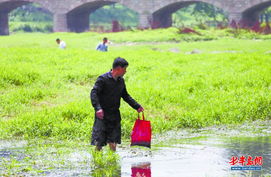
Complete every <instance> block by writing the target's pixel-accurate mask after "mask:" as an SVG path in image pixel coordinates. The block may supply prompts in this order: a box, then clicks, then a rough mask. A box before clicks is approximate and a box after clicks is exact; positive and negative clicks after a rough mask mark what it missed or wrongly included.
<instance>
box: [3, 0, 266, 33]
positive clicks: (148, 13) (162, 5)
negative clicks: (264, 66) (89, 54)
mask: <svg viewBox="0 0 271 177" xmlns="http://www.w3.org/2000/svg"><path fill="white" fill-rule="evenodd" d="M197 2H205V3H209V4H212V5H214V6H216V7H218V8H221V9H223V10H224V11H225V12H226V13H228V15H229V16H228V18H229V21H232V20H235V21H236V22H238V21H240V20H247V21H250V22H251V23H253V22H256V21H257V20H258V16H259V13H260V12H261V11H262V10H264V9H265V8H267V7H269V6H271V0H198V1H193V0H166V1H165V0H110V1H107V0H0V35H8V34H9V27H8V13H9V12H10V11H12V10H14V9H16V8H17V7H20V6H22V5H24V4H27V3H38V4H40V5H41V6H42V7H43V8H45V9H47V10H49V11H50V12H51V13H52V14H53V16H54V31H55V32H69V31H72V32H83V31H87V30H89V14H90V13H92V12H94V11H95V10H96V9H98V8H101V7H102V6H105V5H109V4H113V3H119V4H122V5H124V6H126V7H128V8H130V9H132V10H134V11H135V12H137V13H138V15H139V22H138V24H139V27H140V28H148V27H150V24H151V23H155V22H157V23H158V24H159V26H158V27H162V28H163V27H169V26H171V24H172V20H171V15H172V13H174V12H176V11H177V10H179V9H180V8H183V7H185V6H188V5H190V4H193V3H197Z"/></svg>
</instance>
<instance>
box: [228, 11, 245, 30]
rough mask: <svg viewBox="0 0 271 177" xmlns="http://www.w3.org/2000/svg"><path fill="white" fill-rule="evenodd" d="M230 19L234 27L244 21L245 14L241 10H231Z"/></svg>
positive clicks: (230, 23)
mask: <svg viewBox="0 0 271 177" xmlns="http://www.w3.org/2000/svg"><path fill="white" fill-rule="evenodd" d="M228 19H229V26H232V27H234V26H233V25H238V24H239V23H240V22H241V21H242V19H243V15H242V13H241V12H229V17H228ZM236 27H237V26H236Z"/></svg>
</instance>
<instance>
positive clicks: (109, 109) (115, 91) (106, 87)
mask: <svg viewBox="0 0 271 177" xmlns="http://www.w3.org/2000/svg"><path fill="white" fill-rule="evenodd" d="M127 67H128V62H127V61H126V60H125V59H123V58H120V57H118V58H116V59H115V60H114V62H113V69H112V70H111V71H109V72H107V73H105V74H103V75H101V76H99V77H98V79H97V81H96V83H95V85H94V86H93V89H92V90H91V92H90V99H91V103H92V106H93V107H94V109H95V121H94V125H93V128H92V140H91V144H92V145H95V146H96V150H101V149H102V147H103V146H105V145H106V144H107V143H108V144H109V147H110V149H111V150H112V151H116V147H117V144H120V143H121V117H120V111H119V107H120V98H121V97H122V98H123V99H124V101H126V102H127V103H128V104H129V105H130V106H131V107H132V108H134V109H135V110H137V112H142V111H144V109H143V107H142V106H140V104H138V103H137V102H136V101H135V100H134V99H133V98H132V97H131V96H130V95H129V94H128V92H127V90H126V86H125V82H124V79H123V76H124V74H125V73H126V68H127Z"/></svg>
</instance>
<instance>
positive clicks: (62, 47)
mask: <svg viewBox="0 0 271 177" xmlns="http://www.w3.org/2000/svg"><path fill="white" fill-rule="evenodd" d="M56 43H57V44H58V46H59V48H60V49H66V43H65V42H64V41H62V40H60V39H59V38H57V39H56Z"/></svg>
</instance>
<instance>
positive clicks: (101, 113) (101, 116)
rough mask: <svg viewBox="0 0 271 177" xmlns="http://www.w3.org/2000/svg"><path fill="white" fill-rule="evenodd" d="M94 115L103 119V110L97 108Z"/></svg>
mask: <svg viewBox="0 0 271 177" xmlns="http://www.w3.org/2000/svg"><path fill="white" fill-rule="evenodd" d="M96 116H97V117H98V118H99V119H103V118H104V111H103V110H102V109H99V110H98V111H97V112H96Z"/></svg>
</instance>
